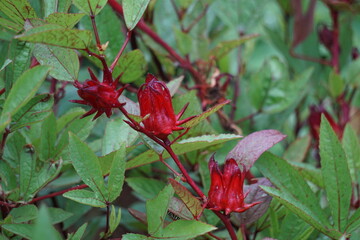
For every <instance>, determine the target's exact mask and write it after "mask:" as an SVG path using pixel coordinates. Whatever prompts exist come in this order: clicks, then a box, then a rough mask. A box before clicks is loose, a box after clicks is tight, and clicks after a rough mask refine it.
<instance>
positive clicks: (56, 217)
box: [48, 207, 73, 224]
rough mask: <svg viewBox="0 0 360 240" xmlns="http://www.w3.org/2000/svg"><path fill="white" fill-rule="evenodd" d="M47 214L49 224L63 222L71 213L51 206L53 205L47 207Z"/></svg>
mask: <svg viewBox="0 0 360 240" xmlns="http://www.w3.org/2000/svg"><path fill="white" fill-rule="evenodd" d="M48 214H49V218H50V222H51V224H57V223H60V222H63V221H65V220H66V219H68V218H69V217H71V216H72V215H73V214H72V213H71V212H67V211H65V210H63V209H62V208H53V207H49V208H48Z"/></svg>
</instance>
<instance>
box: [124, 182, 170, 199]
mask: <svg viewBox="0 0 360 240" xmlns="http://www.w3.org/2000/svg"><path fill="white" fill-rule="evenodd" d="M126 183H127V184H128V185H129V186H130V187H131V188H132V189H133V190H134V191H135V192H136V193H137V194H139V195H140V196H141V197H143V198H144V199H152V198H154V197H155V196H156V194H157V193H158V192H160V191H161V189H163V188H164V187H165V183H164V182H162V181H159V180H156V179H153V178H145V177H128V178H126Z"/></svg>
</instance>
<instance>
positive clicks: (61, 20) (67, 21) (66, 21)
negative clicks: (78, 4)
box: [45, 12, 85, 29]
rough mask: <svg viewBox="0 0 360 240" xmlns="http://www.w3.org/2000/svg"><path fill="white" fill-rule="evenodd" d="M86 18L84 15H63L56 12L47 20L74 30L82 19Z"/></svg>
mask: <svg viewBox="0 0 360 240" xmlns="http://www.w3.org/2000/svg"><path fill="white" fill-rule="evenodd" d="M83 16H85V14H84V13H61V12H54V13H52V14H50V15H49V16H47V17H46V18H45V21H46V22H48V23H53V24H57V25H60V26H62V27H64V28H69V29H70V28H73V27H74V26H75V25H76V24H77V23H78V22H79V21H80V19H81V18H82V17H83Z"/></svg>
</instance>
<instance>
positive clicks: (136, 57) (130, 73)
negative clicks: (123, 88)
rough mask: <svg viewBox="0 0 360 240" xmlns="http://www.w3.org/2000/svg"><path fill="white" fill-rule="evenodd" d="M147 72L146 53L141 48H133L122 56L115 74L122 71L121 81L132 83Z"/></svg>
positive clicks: (117, 74)
mask: <svg viewBox="0 0 360 240" xmlns="http://www.w3.org/2000/svg"><path fill="white" fill-rule="evenodd" d="M145 72H146V61H145V57H144V54H143V53H142V52H141V51H140V50H139V49H136V50H133V51H131V52H128V53H126V54H124V55H123V56H121V57H120V59H119V62H118V63H117V64H116V66H115V68H114V72H113V76H116V77H117V76H119V75H120V74H121V73H122V76H121V78H120V81H121V82H122V83H132V82H134V81H136V80H138V79H139V78H140V77H142V76H143V75H144V74H145Z"/></svg>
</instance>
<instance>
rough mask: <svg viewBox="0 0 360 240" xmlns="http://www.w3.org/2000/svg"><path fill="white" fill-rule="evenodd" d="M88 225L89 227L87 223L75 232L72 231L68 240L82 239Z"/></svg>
mask: <svg viewBox="0 0 360 240" xmlns="http://www.w3.org/2000/svg"><path fill="white" fill-rule="evenodd" d="M86 227H87V223H84V224H83V225H81V227H79V228H78V230H76V232H75V233H72V234H71V235H69V236H68V238H67V240H81V239H82V237H83V235H84V233H85V230H86Z"/></svg>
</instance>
